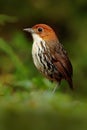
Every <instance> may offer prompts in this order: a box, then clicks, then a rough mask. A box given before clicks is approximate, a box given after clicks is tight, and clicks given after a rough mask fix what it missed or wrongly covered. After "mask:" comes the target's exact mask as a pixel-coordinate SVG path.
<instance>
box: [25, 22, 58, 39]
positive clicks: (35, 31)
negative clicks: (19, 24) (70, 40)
mask: <svg viewBox="0 0 87 130" xmlns="http://www.w3.org/2000/svg"><path fill="white" fill-rule="evenodd" d="M24 31H27V32H29V33H31V34H32V37H33V40H34V41H35V40H36V39H37V38H42V39H43V40H44V41H58V38H57V36H56V34H55V32H54V30H53V29H52V28H51V27H50V26H48V25H46V24H36V25H34V26H33V27H32V28H26V29H24Z"/></svg>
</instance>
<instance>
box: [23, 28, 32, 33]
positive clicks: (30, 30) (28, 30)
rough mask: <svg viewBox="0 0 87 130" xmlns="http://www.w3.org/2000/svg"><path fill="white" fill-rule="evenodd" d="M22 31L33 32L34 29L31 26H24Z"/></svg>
mask: <svg viewBox="0 0 87 130" xmlns="http://www.w3.org/2000/svg"><path fill="white" fill-rule="evenodd" d="M23 31H26V32H29V33H34V30H33V29H32V28H25V29H23Z"/></svg>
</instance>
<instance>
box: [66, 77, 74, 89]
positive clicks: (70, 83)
mask: <svg viewBox="0 0 87 130" xmlns="http://www.w3.org/2000/svg"><path fill="white" fill-rule="evenodd" d="M67 81H68V84H69V86H70V88H71V89H72V90H73V89H74V87H73V81H72V78H69V79H68V80H67Z"/></svg>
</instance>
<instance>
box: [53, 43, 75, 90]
mask: <svg viewBox="0 0 87 130" xmlns="http://www.w3.org/2000/svg"><path fill="white" fill-rule="evenodd" d="M59 45H60V46H58V47H56V48H55V52H54V58H53V64H54V65H55V66H56V68H57V69H58V72H59V73H60V74H61V75H62V78H64V79H65V80H67V81H68V84H69V86H70V88H71V89H73V83H72V73H73V69H72V65H71V62H70V60H69V58H68V55H67V53H66V51H65V50H64V49H63V47H62V45H61V44H59Z"/></svg>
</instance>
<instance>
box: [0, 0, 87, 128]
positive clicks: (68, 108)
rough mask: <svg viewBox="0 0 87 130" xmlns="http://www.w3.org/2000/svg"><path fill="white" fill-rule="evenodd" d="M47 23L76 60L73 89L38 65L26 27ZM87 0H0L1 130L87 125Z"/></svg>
mask: <svg viewBox="0 0 87 130" xmlns="http://www.w3.org/2000/svg"><path fill="white" fill-rule="evenodd" d="M37 23H46V24H48V25H50V26H52V27H53V28H54V30H55V31H56V33H57V35H59V39H60V42H61V43H62V44H63V45H64V47H65V49H66V50H67V52H68V55H69V57H70V59H71V62H72V65H73V70H74V75H73V81H74V87H75V90H74V91H73V92H71V91H70V89H69V87H68V85H67V83H66V82H65V81H63V82H62V84H61V87H60V88H58V90H57V91H56V93H54V94H52V90H53V88H54V87H55V83H51V82H49V81H48V80H47V79H45V78H44V77H43V76H42V75H41V74H40V73H39V72H38V71H37V69H36V68H35V67H34V64H33V61H32V56H31V49H32V39H31V37H30V36H29V35H28V34H25V33H24V32H23V28H25V27H31V26H33V25H34V24H37ZM86 35H87V0H75V1H74V0H66V1H65V0H61V1H60V0H55V1H52V0H36V1H35V0H25V1H24V0H19V1H18V0H7V1H5V0H0V130H10V129H11V130H15V129H16V130H17V129H18V130H19V129H26V130H27V129H36V130H41V129H42V130H51V129H52V130H53V129H54V130H56V129H57V130H58V129H61V130H62V129H67V130H68V129H71V130H72V129H76V130H78V129H79V130H86V129H87V123H86V122H87V87H86V85H87V79H86V77H87V44H86V42H87V36H86Z"/></svg>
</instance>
